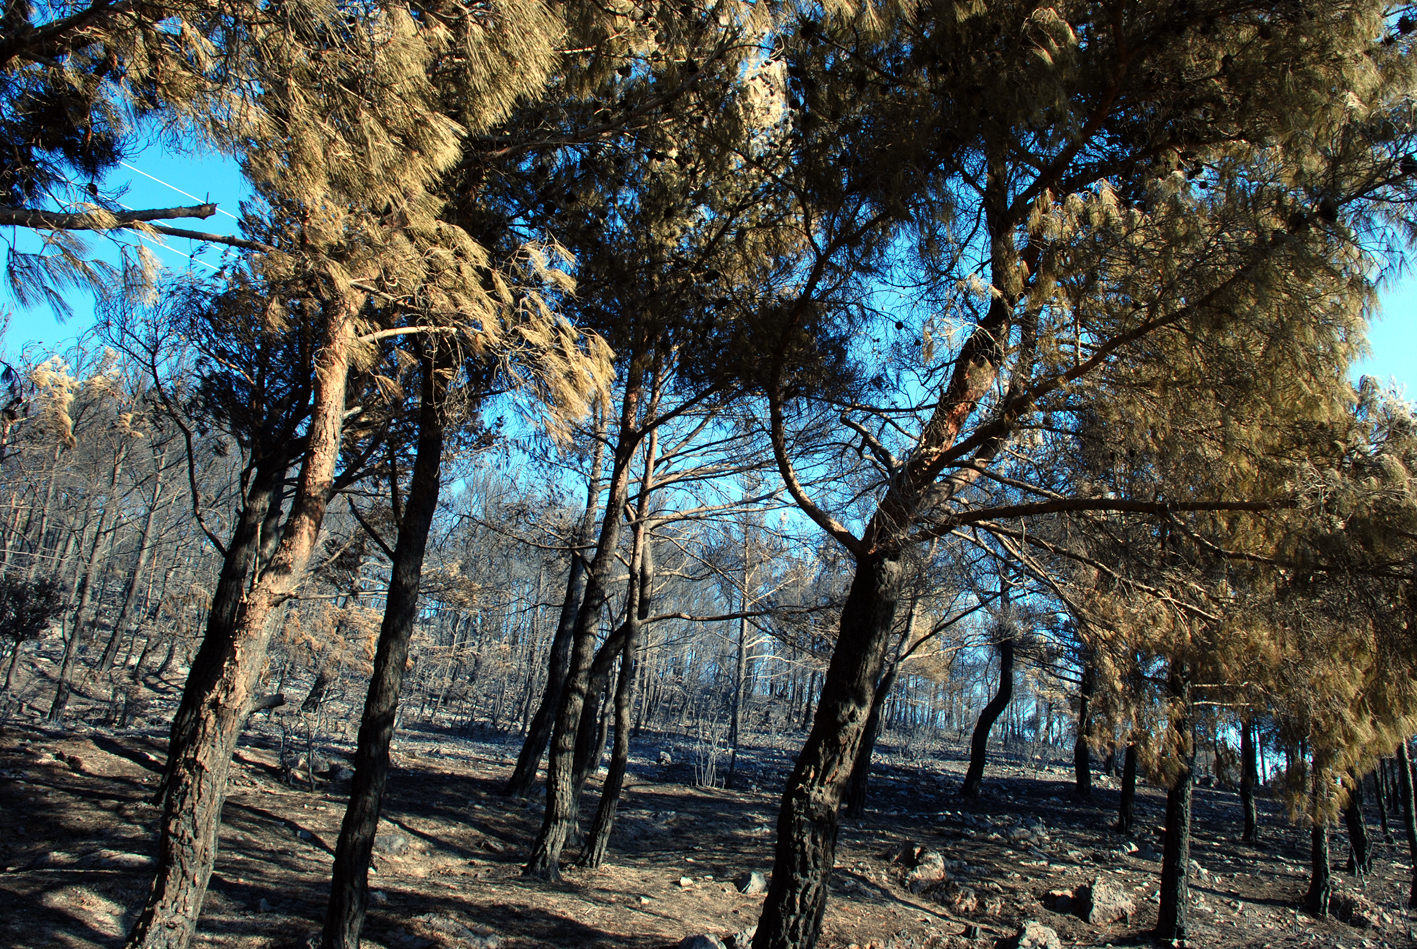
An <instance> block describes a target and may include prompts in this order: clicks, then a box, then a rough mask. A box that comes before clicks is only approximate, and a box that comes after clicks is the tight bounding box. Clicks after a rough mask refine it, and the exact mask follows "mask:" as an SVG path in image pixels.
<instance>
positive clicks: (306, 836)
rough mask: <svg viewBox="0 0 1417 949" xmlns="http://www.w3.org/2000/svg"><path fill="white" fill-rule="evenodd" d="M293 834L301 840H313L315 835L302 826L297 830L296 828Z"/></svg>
mask: <svg viewBox="0 0 1417 949" xmlns="http://www.w3.org/2000/svg"><path fill="white" fill-rule="evenodd" d="M295 836H297V837H299V838H300V839H301V840H314V839H315V835H314V834H312V833H310V831H308V830H306V829H305V828H304V827H302V828H300V829H299V830H297V831H296V832H295Z"/></svg>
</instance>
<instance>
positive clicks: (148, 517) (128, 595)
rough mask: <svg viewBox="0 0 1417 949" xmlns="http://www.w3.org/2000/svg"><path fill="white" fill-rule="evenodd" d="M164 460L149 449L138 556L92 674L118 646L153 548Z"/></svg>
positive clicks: (104, 665) (110, 659) (108, 663)
mask: <svg viewBox="0 0 1417 949" xmlns="http://www.w3.org/2000/svg"><path fill="white" fill-rule="evenodd" d="M166 461H167V453H166V452H165V451H164V452H154V453H153V468H154V472H153V499H152V501H151V502H150V503H149V504H148V510H147V513H146V514H145V515H144V516H143V529H142V531H140V532H139V534H138V559H137V561H136V562H135V563H134V564H133V568H132V571H131V572H130V573H129V574H128V583H127V586H126V587H125V588H124V591H123V603H122V605H120V606H119V607H118V618H117V619H115V620H114V621H113V632H112V634H111V635H110V636H109V637H108V643H107V645H105V646H104V649H103V655H102V656H101V657H100V658H99V660H98V668H96V669H95V670H94V674H95V675H102V674H103V673H105V672H107V671H108V668H109V666H111V665H113V660H114V659H115V658H116V657H117V655H118V647H119V645H120V644H121V643H122V641H123V638H124V636H123V631H124V630H125V629H126V628H127V626H128V621H129V619H130V618H131V616H132V615H133V604H134V603H135V602H136V601H137V599H138V587H139V585H140V584H141V583H142V579H143V575H144V574H145V573H146V571H147V566H148V557H150V556H151V555H152V550H153V548H154V547H156V546H157V544H156V542H155V541H154V539H153V521H154V520H156V518H157V512H158V508H159V507H160V506H161V503H162V475H163V465H164V464H165V463H166Z"/></svg>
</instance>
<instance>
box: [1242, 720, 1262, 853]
mask: <svg viewBox="0 0 1417 949" xmlns="http://www.w3.org/2000/svg"><path fill="white" fill-rule="evenodd" d="M1255 728H1256V726H1255V723H1254V722H1252V721H1250V720H1249V719H1246V720H1245V721H1243V722H1241V723H1240V808H1241V810H1243V811H1244V812H1245V829H1244V832H1243V833H1241V835H1240V839H1241V840H1242V841H1244V842H1245V843H1247V844H1252V843H1255V842H1256V841H1258V840H1259V839H1260V822H1259V807H1258V806H1257V804H1256V801H1255V785H1256V784H1258V783H1259V768H1258V767H1257V763H1256V760H1255V759H1256V754H1255Z"/></svg>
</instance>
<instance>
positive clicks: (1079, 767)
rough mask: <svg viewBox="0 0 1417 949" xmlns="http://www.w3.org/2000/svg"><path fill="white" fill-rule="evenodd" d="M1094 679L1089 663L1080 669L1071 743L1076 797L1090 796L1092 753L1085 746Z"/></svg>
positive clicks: (1094, 684) (1094, 686) (1094, 685)
mask: <svg viewBox="0 0 1417 949" xmlns="http://www.w3.org/2000/svg"><path fill="white" fill-rule="evenodd" d="M1096 678H1097V677H1096V675H1095V673H1094V672H1093V671H1092V665H1091V664H1090V663H1088V664H1086V665H1084V666H1083V667H1082V683H1081V684H1080V685H1079V686H1078V726H1077V732H1078V733H1077V738H1076V739H1075V740H1074V742H1073V775H1074V779H1075V785H1076V790H1077V794H1078V797H1091V796H1092V752H1091V749H1090V748H1088V746H1087V729H1088V724H1089V719H1090V717H1091V713H1092V693H1093V690H1094V689H1095V688H1096Z"/></svg>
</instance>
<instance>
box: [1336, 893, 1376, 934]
mask: <svg viewBox="0 0 1417 949" xmlns="http://www.w3.org/2000/svg"><path fill="white" fill-rule="evenodd" d="M1328 911H1329V913H1330V914H1331V915H1332V916H1333V918H1334V919H1337V920H1339V921H1340V922H1345V923H1347V924H1348V925H1350V926H1352V927H1354V928H1355V929H1368V928H1369V927H1371V926H1372V925H1373V921H1374V920H1375V919H1377V918H1378V909H1377V907H1375V906H1374V905H1373V904H1372V903H1370V902H1369V901H1368V900H1366V899H1365V898H1363V897H1361V896H1359V895H1357V894H1356V893H1354V894H1349V893H1335V894H1334V895H1333V896H1331V897H1329V901H1328Z"/></svg>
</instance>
